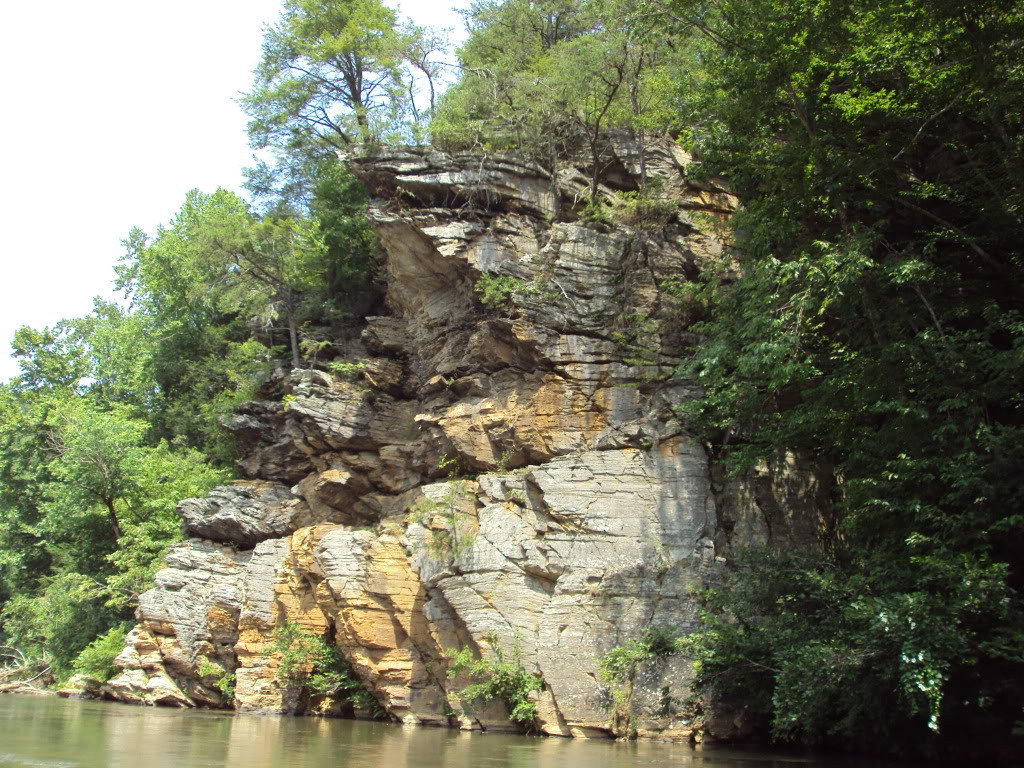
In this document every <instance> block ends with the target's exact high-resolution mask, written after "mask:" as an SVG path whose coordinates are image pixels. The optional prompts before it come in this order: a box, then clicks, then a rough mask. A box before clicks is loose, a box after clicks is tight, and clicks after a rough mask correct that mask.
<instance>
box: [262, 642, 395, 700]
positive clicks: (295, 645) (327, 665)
mask: <svg viewBox="0 0 1024 768" xmlns="http://www.w3.org/2000/svg"><path fill="white" fill-rule="evenodd" d="M269 653H271V654H273V655H274V656H275V657H276V658H277V662H278V667H277V679H278V682H280V683H281V684H282V685H293V684H297V685H301V686H302V688H303V689H304V690H305V691H306V692H307V693H309V694H311V695H314V696H326V697H329V698H334V699H341V700H344V701H348V702H349V703H351V704H352V706H353V707H355V708H356V709H360V710H364V711H368V712H370V713H372V714H373V715H374V716H375V717H380V716H382V715H383V710H382V709H381V706H380V704H379V703H378V702H377V700H376V699H375V698H374V697H373V695H372V694H371V693H370V692H369V691H367V690H366V688H365V686H364V685H363V683H362V681H361V680H359V678H358V677H356V676H355V673H353V672H352V668H351V667H350V666H349V664H348V662H346V661H345V659H344V658H343V657H342V656H341V654H340V652H339V651H338V649H337V648H334V647H331V646H329V645H327V642H326V641H325V640H324V639H323V638H322V637H317V636H316V635H314V634H313V633H312V632H309V631H308V630H305V629H303V628H302V627H301V626H299V625H298V624H291V623H288V624H282V625H280V626H278V627H277V628H276V629H275V630H274V643H273V645H271V647H270V649H269Z"/></svg>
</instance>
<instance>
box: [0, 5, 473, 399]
mask: <svg viewBox="0 0 1024 768" xmlns="http://www.w3.org/2000/svg"><path fill="white" fill-rule="evenodd" d="M467 4H468V3H467V2H463V1H462V0H406V2H403V3H402V4H401V8H400V10H401V12H402V13H403V14H404V15H407V16H410V17H412V19H413V20H414V21H415V22H416V23H418V24H421V25H431V26H438V27H450V28H453V29H456V30H459V29H461V18H460V17H459V16H458V15H456V14H455V13H454V12H453V11H452V10H451V8H452V7H453V6H455V7H465V6H466V5H467ZM392 5H393V4H392ZM280 8H281V0H174V2H155V1H154V0H94V2H90V3H83V2H81V0H51V1H50V2H46V3H33V2H10V3H4V4H3V6H2V10H0V91H2V93H3V98H4V102H5V104H6V107H5V109H4V114H5V115H7V117H5V118H2V119H0V381H3V380H6V379H7V378H9V377H11V376H13V375H15V374H16V373H17V372H18V370H17V365H16V363H15V361H14V360H12V359H11V358H10V357H9V345H10V340H11V338H12V337H13V335H14V332H15V331H16V330H17V329H18V328H20V327H21V326H23V325H31V326H33V327H42V326H45V325H52V324H54V323H55V322H57V321H58V320H60V319H61V318H64V317H77V316H80V315H84V314H87V313H88V312H89V311H90V309H91V307H92V297H93V296H102V297H104V298H107V299H113V298H115V294H114V291H113V277H114V273H113V265H114V264H116V263H117V260H118V258H119V257H120V256H121V255H122V253H123V251H124V249H123V248H122V246H121V241H122V240H123V239H124V238H125V237H126V236H127V234H128V231H129V230H130V229H131V228H132V227H136V226H137V227H141V228H142V229H143V230H144V231H145V232H147V233H149V234H152V233H154V232H155V231H156V228H157V225H158V224H160V223H167V222H168V221H169V219H170V218H171V217H172V216H173V215H174V214H175V212H176V211H177V210H178V209H179V208H180V207H181V204H182V202H183V201H184V198H185V193H186V192H187V191H188V190H190V189H192V188H194V187H196V188H199V189H201V190H203V191H204V192H212V191H213V190H215V189H216V188H217V187H224V188H226V189H231V190H234V191H236V192H239V193H242V192H243V190H242V189H241V184H242V181H243V178H242V174H241V171H242V168H244V167H245V166H247V165H251V158H252V152H251V150H250V149H249V146H248V142H247V139H246V134H245V125H246V117H245V115H244V114H243V113H242V112H241V110H240V108H239V107H238V105H237V103H236V99H237V97H238V95H239V94H240V93H241V92H244V91H246V90H248V89H249V88H250V86H251V85H252V70H253V69H255V67H256V65H257V63H258V61H259V57H260V45H261V43H262V39H263V28H264V26H265V25H266V24H268V23H272V22H273V21H275V20H276V19H277V17H278V16H279V14H280Z"/></svg>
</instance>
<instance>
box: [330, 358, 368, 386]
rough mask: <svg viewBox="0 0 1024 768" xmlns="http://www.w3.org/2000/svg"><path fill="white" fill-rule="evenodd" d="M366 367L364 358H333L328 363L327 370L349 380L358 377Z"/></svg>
mask: <svg viewBox="0 0 1024 768" xmlns="http://www.w3.org/2000/svg"><path fill="white" fill-rule="evenodd" d="M365 368H366V363H365V362H364V361H362V360H357V361H351V360H332V361H331V362H329V363H328V364H327V370H329V371H331V372H332V373H336V374H338V375H339V376H341V377H342V378H343V379H348V380H349V381H354V380H356V379H358V378H359V375H360V374H361V373H362V372H363V370H364V369H365Z"/></svg>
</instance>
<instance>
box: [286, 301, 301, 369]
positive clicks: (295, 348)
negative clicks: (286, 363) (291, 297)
mask: <svg viewBox="0 0 1024 768" xmlns="http://www.w3.org/2000/svg"><path fill="white" fill-rule="evenodd" d="M288 341H289V342H290V343H291V346H292V368H299V367H300V365H299V332H298V329H297V328H296V327H295V312H294V311H293V310H292V308H291V307H289V308H288Z"/></svg>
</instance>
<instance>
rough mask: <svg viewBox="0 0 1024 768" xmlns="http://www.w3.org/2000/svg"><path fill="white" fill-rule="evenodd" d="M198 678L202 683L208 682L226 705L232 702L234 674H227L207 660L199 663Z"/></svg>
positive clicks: (220, 667)
mask: <svg viewBox="0 0 1024 768" xmlns="http://www.w3.org/2000/svg"><path fill="white" fill-rule="evenodd" d="M199 677H200V678H202V679H203V682H207V681H209V685H211V686H213V687H214V688H216V689H217V690H218V691H219V692H220V695H221V698H222V699H223V700H224V702H225V703H226V704H231V703H232V702H234V700H235V682H236V678H235V673H234V672H228V671H227V670H226V669H224V668H223V667H222V666H220V665H219V664H215V663H213V662H212V661H210V660H209V659H203V660H202V661H200V662H199Z"/></svg>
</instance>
